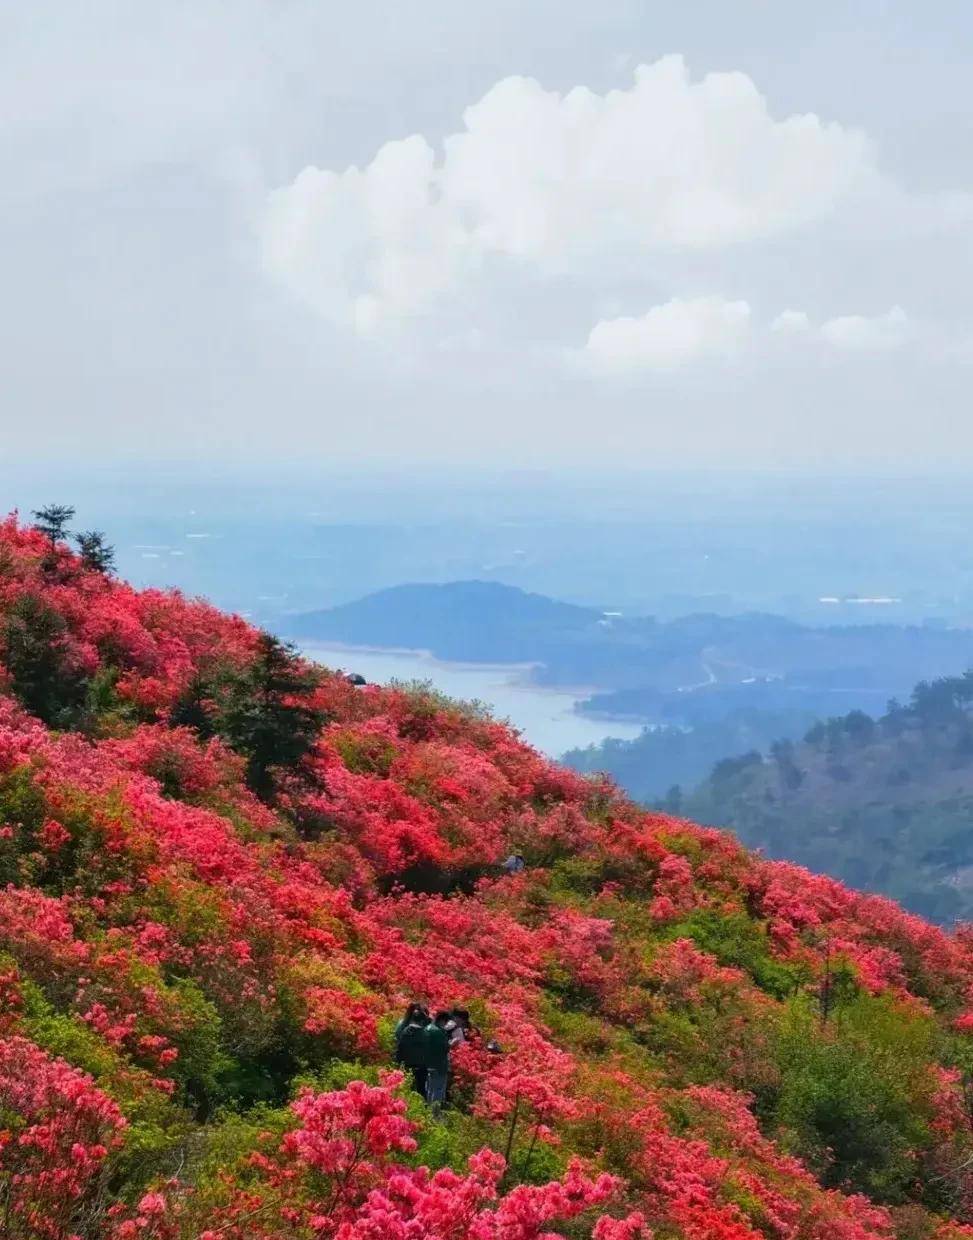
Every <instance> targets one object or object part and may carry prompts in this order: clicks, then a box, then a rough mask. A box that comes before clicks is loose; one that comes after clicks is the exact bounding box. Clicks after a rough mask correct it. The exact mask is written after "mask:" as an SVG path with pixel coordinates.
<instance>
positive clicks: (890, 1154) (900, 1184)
mask: <svg viewBox="0 0 973 1240" xmlns="http://www.w3.org/2000/svg"><path fill="white" fill-rule="evenodd" d="M934 1030H935V1026H934V1025H933V1023H932V1021H931V1020H930V1018H928V1017H926V1016H924V1015H922V1014H920V1013H917V1012H915V1011H914V1010H912V1009H907V1008H905V1007H903V1005H901V1004H897V1003H896V1002H895V1001H893V1000H891V999H889V998H887V997H881V998H874V997H872V996H869V995H866V994H859V995H856V996H855V997H854V998H853V999H851V1000H850V1001H848V1002H845V1003H843V1004H840V1005H838V1006H837V1007H836V1009H835V1011H834V1012H833V1014H832V1017H831V1019H830V1020H829V1021H828V1023H827V1024H823V1023H822V1021H821V1019H820V1015H819V1013H818V1012H817V1011H816V1009H815V1008H814V1006H813V1005H812V1004H810V1003H809V1002H808V1001H807V999H806V997H802V998H800V999H794V1000H792V1001H791V1003H790V1005H789V1007H788V1011H787V1016H786V1018H785V1020H784V1022H783V1023H782V1026H781V1031H780V1036H779V1042H778V1046H777V1059H778V1067H779V1070H780V1078H781V1083H780V1087H779V1092H778V1094H777V1097H776V1100H775V1103H774V1106H773V1109H772V1113H771V1114H770V1115H769V1116H768V1119H769V1125H770V1127H771V1130H772V1131H774V1132H775V1133H776V1134H777V1135H778V1136H779V1137H780V1138H781V1139H782V1141H783V1142H784V1144H785V1145H788V1146H790V1148H792V1149H793V1150H794V1152H795V1153H797V1154H799V1155H800V1156H801V1157H802V1158H804V1159H805V1160H806V1161H807V1162H808V1164H809V1165H810V1166H811V1167H812V1168H813V1169H814V1170H815V1171H816V1173H817V1174H818V1175H819V1176H820V1177H821V1179H822V1181H823V1182H824V1183H825V1184H827V1185H830V1186H833V1187H847V1188H850V1189H852V1190H854V1191H856V1192H862V1193H866V1194H868V1195H869V1196H870V1197H872V1198H873V1199H874V1200H875V1201H879V1202H886V1203H891V1204H895V1203H898V1202H902V1201H905V1200H907V1199H908V1198H909V1196H910V1192H911V1191H912V1190H914V1184H915V1175H916V1164H915V1152H916V1151H917V1150H920V1151H921V1150H922V1149H924V1148H927V1147H928V1145H929V1144H930V1130H929V1122H930V1120H931V1118H932V1116H933V1113H934V1111H933V1103H932V1094H933V1090H934V1088H935V1079H934V1077H933V1074H932V1064H933V1058H934V1051H935V1032H934Z"/></svg>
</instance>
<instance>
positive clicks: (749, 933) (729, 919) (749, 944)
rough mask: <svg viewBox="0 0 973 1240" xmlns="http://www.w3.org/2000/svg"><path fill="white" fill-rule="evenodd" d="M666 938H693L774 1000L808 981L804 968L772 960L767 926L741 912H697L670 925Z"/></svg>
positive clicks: (700, 910)
mask: <svg viewBox="0 0 973 1240" xmlns="http://www.w3.org/2000/svg"><path fill="white" fill-rule="evenodd" d="M666 937H667V938H669V939H679V938H688V939H692V940H693V942H695V943H696V945H697V946H698V947H700V948H701V949H702V950H703V951H705V952H709V954H710V955H711V956H715V957H716V959H717V960H718V961H719V962H720V964H724V965H734V966H735V967H736V968H738V969H743V970H745V971H746V972H747V973H749V974H750V976H751V977H752V978H753V980H754V981H755V982H756V984H757V985H758V986H759V987H760V989H761V990H765V991H766V992H767V993H768V994H770V995H773V996H774V997H775V998H777V999H784V998H786V997H787V996H788V995H792V994H794V992H795V991H796V990H797V989H798V988H799V987H800V986H801V985H802V984H803V983H804V982H806V981H807V971H806V970H805V969H802V968H801V967H800V966H799V965H793V964H785V963H784V962H782V961H780V960H775V959H774V957H773V955H772V953H771V947H770V941H769V939H768V937H767V928H766V926H765V925H764V924H763V923H762V922H758V921H754V920H753V918H751V917H748V916H747V915H746V913H744V912H737V913H721V912H718V911H717V910H715V909H696V910H695V911H694V912H693V913H692V914H691V915H690V916H689V917H687V918H685V919H684V920H683V921H679V922H676V923H675V924H674V925H671V926H669V927H668V928H667V931H666Z"/></svg>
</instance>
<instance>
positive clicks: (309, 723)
mask: <svg viewBox="0 0 973 1240" xmlns="http://www.w3.org/2000/svg"><path fill="white" fill-rule="evenodd" d="M315 683H316V677H315V675H314V673H313V671H311V670H310V669H308V668H306V667H305V666H304V665H303V664H302V663H301V662H300V661H299V660H298V658H297V656H296V652H295V650H294V648H293V647H292V646H290V645H287V644H286V643H284V642H282V641H280V640H279V639H278V638H276V637H272V636H271V635H270V634H269V633H263V634H261V636H260V640H259V645H258V650H257V657H256V659H255V660H254V662H253V664H252V665H251V667H250V668H249V669H248V671H247V672H246V673H245V674H244V675H242V676H240V677H238V678H237V679H236V681H235V683H234V684H233V685H232V686H231V689H230V693H229V695H228V699H227V701H226V705H225V706H224V708H223V710H222V711H221V712H220V717H219V722H218V725H217V731H218V732H219V733H220V734H221V735H222V736H223V737H224V739H226V740H227V741H228V742H229V743H230V745H232V746H233V748H234V749H236V750H237V752H238V753H242V754H243V755H244V756H245V757H246V759H247V783H248V784H249V785H250V787H251V788H252V790H253V791H254V792H255V793H256V794H257V795H258V796H260V797H262V798H264V799H265V800H269V799H271V798H272V796H273V792H274V774H273V773H274V770H275V769H279V770H295V769H296V768H297V767H298V765H299V764H300V761H301V759H302V758H303V757H304V755H305V754H306V753H307V752H308V751H309V750H310V748H311V746H312V745H313V744H314V739H315V737H316V736H317V734H318V731H319V730H320V728H321V726H322V724H323V723H324V722H325V717H324V714H323V712H321V711H319V710H315V709H314V708H313V707H311V706H309V705H308V704H307V701H306V698H307V695H308V694H309V693H310V692H311V691H312V690H313V688H314V686H315Z"/></svg>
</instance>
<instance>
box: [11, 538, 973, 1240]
mask: <svg viewBox="0 0 973 1240" xmlns="http://www.w3.org/2000/svg"><path fill="white" fill-rule="evenodd" d="M0 563H2V567H3V571H2V573H0V1235H4V1236H5V1235H10V1236H11V1237H12V1238H13V1240H28V1238H30V1240H333V1238H336V1240H386V1238H388V1240H556V1238H558V1237H566V1238H570V1240H581V1238H582V1237H583V1238H585V1240H587V1238H588V1237H591V1238H593V1240H755V1238H757V1237H765V1238H766V1240H893V1237H895V1236H897V1235H898V1237H899V1240H960V1238H961V1237H963V1236H970V1235H973V1175H971V1172H970V1168H971V1167H973V1127H971V1115H973V1106H971V1101H970V1100H971V1097H973V934H971V933H970V932H969V931H966V930H961V931H959V932H958V933H956V934H955V935H950V934H946V933H944V932H943V931H941V930H939V929H936V928H935V927H933V926H930V925H927V924H926V923H924V922H923V921H922V920H921V919H919V918H917V917H913V916H911V915H909V914H906V913H904V912H903V911H902V910H901V909H899V908H897V907H896V906H895V905H894V904H893V903H892V902H890V901H888V900H884V899H881V898H878V897H875V896H867V895H862V894H860V893H857V892H854V891H851V890H849V889H847V888H845V887H843V886H842V885H841V884H839V883H836V882H835V881H833V880H831V879H828V878H824V877H820V876H815V875H812V874H809V873H808V872H806V871H804V870H802V869H800V868H799V867H796V866H792V865H788V864H783V863H772V862H767V861H765V860H763V859H761V858H758V857H755V856H753V855H751V854H749V853H747V852H746V850H745V849H743V848H742V847H741V846H740V845H739V844H738V843H737V842H736V841H735V840H734V839H732V838H731V837H730V836H728V835H724V834H722V833H720V832H718V831H714V830H710V829H704V828H701V827H697V826H695V825H694V824H692V823H689V822H684V821H678V820H674V819H672V818H668V817H666V816H665V815H661V814H655V813H649V812H646V811H645V810H643V809H641V808H639V807H637V806H635V805H633V804H631V803H630V802H628V801H626V800H625V799H624V798H623V797H622V796H621V795H620V794H619V793H618V792H617V791H616V790H615V789H614V788H613V787H612V786H611V785H610V784H608V783H607V782H606V781H604V780H589V779H585V778H582V777H581V776H579V775H577V774H575V773H573V772H570V771H567V770H564V769H561V768H559V767H558V766H557V765H556V764H553V763H551V762H549V761H548V760H546V759H545V758H544V757H542V756H541V755H540V754H538V753H537V752H536V751H534V750H533V749H531V748H530V747H529V746H527V745H525V744H524V743H523V742H522V741H521V740H520V739H519V738H518V737H517V736H516V734H515V733H514V732H512V731H511V730H510V729H509V728H507V727H505V726H504V725H501V724H498V723H496V722H494V721H492V720H490V719H488V718H486V717H484V716H483V715H482V714H481V713H480V712H478V711H476V710H473V709H468V708H464V707H463V706H461V705H458V704H451V703H449V702H446V701H444V700H442V699H440V698H439V697H437V696H436V695H435V694H430V693H426V692H423V691H405V690H403V689H401V688H382V687H379V686H372V685H370V686H366V687H364V688H356V687H355V686H353V685H350V684H349V683H348V682H347V681H346V680H344V678H343V677H341V676H339V675H336V674H333V673H330V672H327V671H324V670H316V669H314V668H311V667H309V666H308V665H307V664H305V663H303V662H302V661H301V660H299V659H297V658H296V657H295V656H293V655H291V654H288V653H287V652H286V651H283V650H279V649H277V648H276V647H274V646H273V644H270V645H268V643H267V641H266V639H264V638H261V636H260V635H259V634H258V633H257V632H256V631H255V630H254V629H253V628H251V627H250V626H249V625H247V624H246V623H245V622H244V621H243V620H241V619H239V618H235V617H230V616H225V615H222V614H221V613H219V612H218V611H216V610H215V609H213V608H211V607H209V606H207V605H206V604H204V603H200V602H194V601H189V600H186V599H184V598H182V597H180V596H179V595H178V594H177V593H167V592H163V591H157V590H153V591H143V592H139V591H136V590H134V589H132V588H131V587H129V586H127V585H126V584H125V583H123V582H119V581H115V580H113V579H111V578H109V577H106V576H105V575H103V574H101V573H99V572H97V571H94V570H92V569H89V568H85V567H84V566H83V565H82V564H81V563H80V562H79V561H78V560H76V559H75V558H74V557H73V556H72V555H71V554H70V553H69V552H68V550H67V549H66V548H55V550H54V552H53V553H52V551H51V548H50V545H49V543H48V542H47V540H45V539H44V538H43V537H42V536H41V535H40V534H39V533H38V532H37V531H35V530H32V529H29V528H25V527H24V526H22V525H20V524H18V522H17V521H16V520H15V519H13V518H10V519H8V520H7V521H6V522H4V523H3V524H2V526H0ZM268 737H269V738H270V740H269V741H268ZM271 742H273V743H271ZM278 742H279V743H278ZM268 745H269V748H268ZM512 851H516V852H519V853H522V854H523V856H524V857H525V859H526V861H527V865H526V868H525V870H524V871H523V872H522V873H520V874H518V875H516V876H507V875H504V874H503V872H502V870H501V863H502V861H503V859H504V858H505V857H506V856H507V855H508V854H509V853H510V852H512ZM414 998H419V999H422V1000H423V1001H425V1002H427V1003H429V1004H430V1005H431V1006H433V1007H437V1006H446V1007H449V1006H452V1005H462V1006H464V1007H466V1008H468V1009H469V1010H470V1012H471V1014H472V1021H473V1029H472V1030H471V1034H470V1037H469V1038H468V1040H467V1041H466V1043H465V1044H464V1045H463V1047H462V1048H460V1049H458V1050H456V1051H455V1052H454V1054H453V1065H452V1066H453V1076H452V1081H451V1087H450V1088H451V1095H450V1105H449V1106H448V1107H447V1110H446V1114H445V1118H444V1119H443V1120H442V1121H441V1122H440V1121H436V1120H433V1119H432V1118H431V1117H430V1115H429V1113H428V1111H426V1109H425V1108H424V1106H423V1104H422V1102H421V1101H419V1100H418V1098H416V1097H415V1095H412V1094H410V1093H409V1091H408V1089H407V1085H406V1083H405V1082H403V1081H402V1080H401V1078H400V1077H399V1075H398V1074H389V1075H384V1076H383V1075H381V1073H382V1072H383V1070H384V1069H385V1068H387V1066H388V1065H389V1062H390V1060H391V1057H392V1055H391V1052H392V1044H391V1031H392V1027H393V1025H394V1021H395V1018H396V1017H397V1016H398V1015H399V1014H400V1013H401V1010H402V1008H403V1007H404V1005H405V1003H406V1002H408V1001H410V1000H412V999H414ZM875 1134H877V1135H875Z"/></svg>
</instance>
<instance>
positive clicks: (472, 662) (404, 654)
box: [295, 641, 633, 723]
mask: <svg viewBox="0 0 973 1240" xmlns="http://www.w3.org/2000/svg"><path fill="white" fill-rule="evenodd" d="M295 645H296V646H297V648H298V650H299V651H300V652H301V653H302V654H310V652H311V651H313V649H314V647H318V648H320V649H324V650H339V651H341V652H342V653H345V652H346V651H347V653H349V654H355V653H357V654H378V655H391V656H393V657H400V658H412V659H422V660H429V662H430V663H435V664H438V665H439V666H440V667H448V668H453V669H455V670H457V671H470V672H509V673H513V674H512V675H511V676H510V677H509V678H508V683H510V684H518V685H523V686H524V687H525V688H529V689H530V690H531V691H532V692H536V693H550V694H553V695H555V696H563V695H568V696H573V697H577V698H579V699H580V698H582V697H590V696H591V695H592V694H595V693H602V692H604V690H603V689H602V688H600V687H599V686H598V685H561V684H558V685H545V684H542V683H541V682H540V681H537V680H533V679H532V678H531V676H530V673H531V672H532V671H533V670H534V668H536V667H543V666H544V664H543V663H542V662H540V660H537V659H535V660H533V661H532V662H529V663H491V662H488V661H481V660H479V659H443V658H441V657H440V656H439V655H438V654H436V653H435V652H434V651H432V650H427V649H421V648H416V647H414V646H363V645H358V644H355V645H351V644H349V643H348V642H339V641H310V642H308V641H299V642H296V643H295ZM342 670H344V671H354V668H343V669H342ZM525 673H526V674H525ZM577 713H578V714H579V715H582V716H584V717H587V718H591V716H590V715H588V712H586V711H578V712H577ZM604 718H606V719H614V720H615V721H617V722H618V723H631V722H633V718H632V717H631V716H629V717H628V718H627V719H626V718H623V717H622V716H621V715H610V716H609V715H606V716H604Z"/></svg>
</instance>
